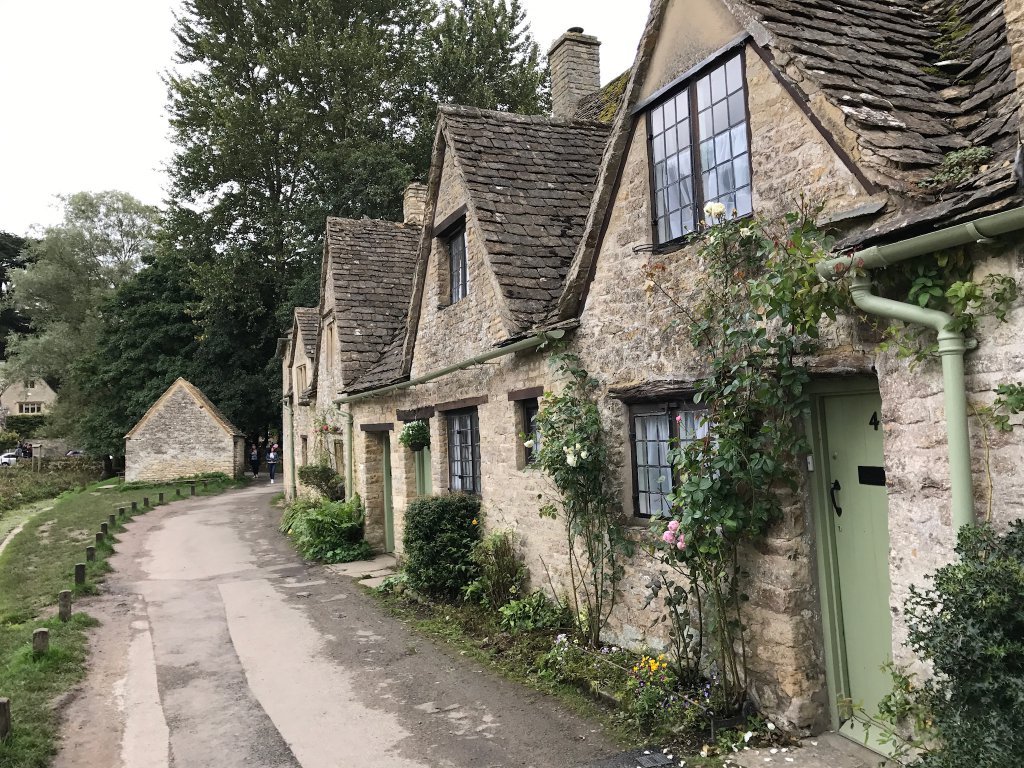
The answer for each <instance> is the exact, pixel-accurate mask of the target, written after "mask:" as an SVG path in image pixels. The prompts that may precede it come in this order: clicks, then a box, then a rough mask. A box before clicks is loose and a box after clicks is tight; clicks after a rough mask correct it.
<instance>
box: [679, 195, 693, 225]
mask: <svg viewBox="0 0 1024 768" xmlns="http://www.w3.org/2000/svg"><path fill="white" fill-rule="evenodd" d="M686 191H687V193H689V191H690V190H689V187H687V190H686ZM679 216H680V221H681V223H682V228H683V231H684V232H691V231H693V207H692V206H686V207H685V208H683V210H682V211H680V212H679Z"/></svg>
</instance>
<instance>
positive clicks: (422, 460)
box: [413, 445, 434, 496]
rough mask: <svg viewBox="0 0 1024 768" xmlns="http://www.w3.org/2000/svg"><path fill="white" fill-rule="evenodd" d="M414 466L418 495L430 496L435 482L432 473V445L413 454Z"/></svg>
mask: <svg viewBox="0 0 1024 768" xmlns="http://www.w3.org/2000/svg"><path fill="white" fill-rule="evenodd" d="M413 466H414V468H415V470H416V495H417V496H429V495H430V494H432V493H433V492H434V487H433V486H434V482H433V479H432V477H431V473H430V446H429V445H428V446H426V447H425V448H423V449H422V450H419V451H416V452H415V453H414V454H413Z"/></svg>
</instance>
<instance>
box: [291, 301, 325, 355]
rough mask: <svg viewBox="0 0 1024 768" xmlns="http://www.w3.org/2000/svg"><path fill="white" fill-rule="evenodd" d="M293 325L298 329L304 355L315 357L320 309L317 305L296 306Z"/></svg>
mask: <svg viewBox="0 0 1024 768" xmlns="http://www.w3.org/2000/svg"><path fill="white" fill-rule="evenodd" d="M295 325H296V326H297V327H298V329H299V337H300V338H299V339H298V340H297V341H300V342H301V343H302V349H303V350H304V351H305V353H306V357H308V358H309V359H310V360H313V359H315V358H316V338H317V334H318V333H319V332H320V310H319V308H318V307H296V308H295Z"/></svg>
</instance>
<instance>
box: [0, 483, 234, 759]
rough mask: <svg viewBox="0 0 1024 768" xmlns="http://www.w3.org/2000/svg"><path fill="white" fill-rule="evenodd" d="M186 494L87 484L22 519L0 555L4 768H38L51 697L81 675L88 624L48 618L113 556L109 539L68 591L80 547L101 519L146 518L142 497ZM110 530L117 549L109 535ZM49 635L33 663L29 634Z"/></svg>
mask: <svg viewBox="0 0 1024 768" xmlns="http://www.w3.org/2000/svg"><path fill="white" fill-rule="evenodd" d="M236 485H237V483H236V481H233V480H230V479H227V478H222V479H212V480H210V481H209V482H208V485H207V487H206V488H203V486H202V484H201V483H198V484H197V487H196V494H197V495H205V494H215V493H220V492H221V491H223V490H226V489H227V488H232V487H235V486H236ZM176 489H180V490H181V492H182V494H183V497H185V498H187V497H188V495H189V490H188V486H187V485H185V484H178V485H162V486H137V485H122V484H120V483H118V482H117V481H105V482H100V483H94V484H93V485H90V486H88V487H87V488H85V489H84V490H81V491H76V492H68V493H65V494H63V495H62V496H60V497H59V498H58V499H56V500H55V502H54V503H53V506H52V507H51V508H48V509H47V508H46V506H45V505H43V506H42V511H40V512H39V513H38V514H36V515H35V516H34V517H29V519H28V520H27V521H26V523H25V527H24V529H23V530H22V531H21V532H20V533H19V534H18V535H17V536H16V537H15V538H14V539H13V540H12V541H11V542H10V543H9V544H8V546H7V548H6V549H5V550H4V551H3V553H2V554H0V697H5V698H9V699H10V700H11V712H12V721H13V729H12V733H11V735H10V737H9V738H8V739H7V740H6V741H4V742H2V743H0V766H3V768H44V767H45V766H47V765H49V762H50V758H51V756H52V755H53V754H54V753H55V751H56V740H57V736H58V728H59V722H58V718H57V715H56V713H55V712H54V711H53V705H52V703H53V700H54V698H55V697H57V696H59V695H60V694H62V693H64V692H65V691H67V690H69V689H70V688H71V687H72V686H74V685H75V683H77V682H78V681H79V680H80V679H81V678H82V676H83V675H84V674H85V660H86V650H87V638H86V631H85V630H86V629H87V628H88V627H89V626H91V625H92V624H93V623H94V622H93V620H92V619H90V618H89V617H88V616H86V615H85V614H83V613H76V614H75V615H74V616H73V618H72V620H71V621H69V622H67V623H62V622H60V621H59V620H58V619H57V618H55V617H52V618H49V617H50V615H51V614H52V612H53V611H52V610H51V608H50V607H51V606H54V605H55V604H56V602H57V594H58V593H59V592H60V591H61V590H64V589H70V590H74V591H75V593H76V595H80V594H87V593H91V592H95V591H96V588H97V583H98V582H99V581H101V580H102V578H103V574H104V573H106V572H107V571H108V570H109V565H108V564H107V556H108V555H109V554H110V553H111V552H112V551H113V548H112V546H111V538H108V540H107V541H106V542H105V543H104V545H102V546H100V547H98V548H97V552H96V560H95V561H94V562H90V563H87V564H86V565H87V568H86V574H87V575H86V581H85V584H84V585H81V586H78V587H76V586H75V585H74V569H75V563H80V562H85V548H86V547H87V546H90V545H94V544H95V541H96V532H97V531H98V530H99V528H100V524H101V523H105V522H107V516H108V515H110V514H115V515H116V514H117V511H118V508H119V507H125V508H126V516H127V517H131V502H132V501H135V502H137V504H138V508H139V510H138V512H137V513H136V514H141V513H142V512H144V511H145V509H144V508H143V498H144V497H149V500H150V502H151V503H152V504H156V502H157V499H158V498H159V494H160V493H161V492H163V494H164V496H165V498H166V499H167V500H168V501H173V500H175V499H176V498H177V497H176V495H175V490H176ZM120 530H121V526H120V524H118V526H117V527H116V528H115V529H114V530H113V531H112V533H114V534H115V535H114V537H112V539H113V543H114V544H115V545H116V533H117V532H118V531H120ZM39 627H47V628H49V630H50V651H49V653H47V654H46V655H45V656H43V657H40V658H36V657H35V656H33V654H32V649H31V640H32V631H33V630H34V629H37V628H39Z"/></svg>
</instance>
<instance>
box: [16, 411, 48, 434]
mask: <svg viewBox="0 0 1024 768" xmlns="http://www.w3.org/2000/svg"><path fill="white" fill-rule="evenodd" d="M45 424H46V416H45V415H43V414H41V413H20V414H12V415H9V416H8V417H7V429H8V430H9V431H12V432H17V433H18V435H19V437H20V438H21V439H22V440H27V439H29V438H30V437H35V436H36V433H37V432H39V430H40V429H42V428H43V426H44V425H45Z"/></svg>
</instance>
